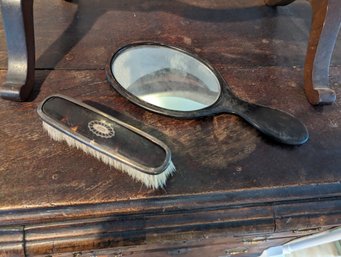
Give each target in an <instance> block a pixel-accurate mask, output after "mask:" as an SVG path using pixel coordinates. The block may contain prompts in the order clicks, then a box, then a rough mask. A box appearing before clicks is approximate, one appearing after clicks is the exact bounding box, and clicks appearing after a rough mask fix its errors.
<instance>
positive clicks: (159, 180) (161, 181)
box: [43, 122, 175, 189]
mask: <svg viewBox="0 0 341 257" xmlns="http://www.w3.org/2000/svg"><path fill="white" fill-rule="evenodd" d="M43 127H44V129H45V130H46V131H47V132H48V134H49V136H50V137H51V138H52V139H53V140H56V141H65V142H66V143H67V144H68V145H69V146H72V147H76V148H77V149H81V150H83V151H84V152H85V153H87V154H90V155H92V156H94V157H96V158H97V159H98V160H100V161H102V162H104V163H105V164H107V165H109V166H112V167H114V168H115V169H117V170H121V171H124V172H126V173H128V175H129V176H131V177H132V178H133V179H135V180H138V181H141V182H142V183H144V184H145V185H146V186H147V187H148V188H153V189H158V188H160V187H164V186H165V184H166V181H167V178H168V177H169V176H170V175H171V174H172V173H173V172H175V166H174V164H173V163H172V161H171V160H170V161H169V163H168V165H167V168H166V169H165V170H164V171H163V172H162V173H160V174H158V175H149V174H146V173H143V172H141V171H138V170H136V169H135V168H133V167H131V166H129V165H127V164H124V163H122V162H120V161H118V160H115V159H113V158H110V157H109V156H107V155H105V154H102V153H100V152H98V151H96V150H95V149H92V148H91V147H89V146H87V145H85V144H83V143H81V142H79V141H77V140H75V139H73V138H71V137H70V136H68V135H66V134H64V133H63V132H60V131H59V130H57V129H55V128H54V127H52V126H50V125H49V124H47V123H46V122H43Z"/></svg>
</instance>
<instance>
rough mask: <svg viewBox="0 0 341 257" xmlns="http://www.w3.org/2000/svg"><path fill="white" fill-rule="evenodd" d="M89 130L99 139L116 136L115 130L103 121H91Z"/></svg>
mask: <svg viewBox="0 0 341 257" xmlns="http://www.w3.org/2000/svg"><path fill="white" fill-rule="evenodd" d="M88 128H89V130H90V131H91V132H92V133H94V134H95V135H96V136H98V137H103V138H111V137H113V136H115V130H114V128H113V127H112V126H111V125H109V124H108V123H105V122H103V121H99V120H93V121H90V122H89V123H88Z"/></svg>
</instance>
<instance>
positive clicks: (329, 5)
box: [265, 0, 341, 105]
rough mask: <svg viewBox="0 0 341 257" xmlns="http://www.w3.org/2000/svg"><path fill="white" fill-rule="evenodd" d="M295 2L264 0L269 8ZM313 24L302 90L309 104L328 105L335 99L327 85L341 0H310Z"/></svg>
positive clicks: (340, 12)
mask: <svg viewBox="0 0 341 257" xmlns="http://www.w3.org/2000/svg"><path fill="white" fill-rule="evenodd" d="M292 2H294V0H265V4H266V5H269V6H278V5H286V4H290V3H292ZM310 3H311V6H312V11H313V15H312V25H311V32H310V38H309V43H308V50H307V56H306V62H305V67H304V89H305V93H306V95H307V98H308V100H309V102H310V103H311V104H314V105H317V104H330V103H333V102H334V101H335V99H336V96H335V92H334V90H333V89H331V88H330V86H329V66H330V61H331V58H332V53H333V50H334V46H335V43H336V39H337V36H338V33H339V30H340V24H341V1H340V0H311V1H310Z"/></svg>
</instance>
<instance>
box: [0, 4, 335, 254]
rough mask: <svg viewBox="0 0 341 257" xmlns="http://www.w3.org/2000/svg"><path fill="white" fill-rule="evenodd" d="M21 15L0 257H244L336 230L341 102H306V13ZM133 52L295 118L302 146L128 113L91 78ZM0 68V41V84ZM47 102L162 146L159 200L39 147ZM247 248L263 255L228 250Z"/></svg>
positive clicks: (206, 7) (176, 10)
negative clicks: (209, 77)
mask: <svg viewBox="0 0 341 257" xmlns="http://www.w3.org/2000/svg"><path fill="white" fill-rule="evenodd" d="M95 7H96V8H95ZM34 8H35V17H36V19H35V30H36V48H37V65H38V70H37V72H36V76H37V78H36V88H35V92H34V94H33V96H32V98H31V101H30V102H27V103H15V102H9V101H4V100H0V117H1V125H2V126H1V127H0V163H1V166H0V233H2V234H1V235H3V236H1V237H0V249H2V250H3V249H5V248H4V247H2V246H4V245H6V246H8V245H9V244H11V247H9V246H8V247H7V248H6V249H7V250H8V254H7V255H9V256H10V255H11V254H12V255H14V254H18V255H19V256H20V254H21V256H25V255H26V256H37V255H42V256H46V255H48V254H50V255H53V256H59V255H60V256H67V254H69V253H70V252H73V253H75V254H77V253H78V252H81V253H82V254H84V255H85V256H86V255H88V256H91V254H93V251H94V249H95V250H96V254H98V255H100V254H102V253H103V254H111V255H112V256H115V254H116V255H119V251H120V249H121V248H122V249H123V248H124V251H126V252H125V253H126V254H128V253H129V254H132V255H133V256H134V255H135V256H142V254H145V255H146V256H164V255H161V254H160V253H158V252H160V251H161V252H163V254H164V253H165V252H166V253H167V254H169V255H171V256H172V255H175V254H179V253H180V254H181V253H183V254H186V256H187V255H188V256H190V254H191V253H189V252H187V251H192V253H193V256H195V255H194V254H195V253H197V252H201V251H206V250H207V251H210V253H211V255H209V254H207V255H206V256H222V255H224V254H225V255H228V254H230V253H231V251H232V252H233V251H240V255H239V256H246V255H248V256H256V255H255V254H256V253H257V252H258V253H259V252H261V250H262V249H264V248H265V247H268V246H270V245H272V244H276V243H279V241H278V240H284V239H285V240H284V241H287V240H290V239H291V238H294V237H296V236H298V235H304V232H301V231H308V232H306V233H310V232H309V231H314V232H316V231H319V229H326V228H328V227H331V226H335V225H340V224H339V223H340V217H341V216H340V215H341V214H340V209H341V208H340V201H341V200H340V199H341V195H340V192H341V184H340V183H339V181H341V174H340V172H339V167H341V159H340V158H339V156H340V147H339V146H340V142H341V129H340V124H341V120H340V119H341V118H340V117H341V116H340V115H339V114H340V110H339V106H340V103H341V102H340V101H341V98H340V97H337V102H336V103H335V104H334V105H332V106H327V107H312V106H310V104H309V103H307V101H306V99H305V95H304V90H303V65H304V58H305V49H306V42H307V38H308V34H309V27H310V11H309V4H307V3H305V1H297V2H295V3H294V4H292V5H290V6H288V7H283V8H281V9H278V10H277V11H275V10H273V9H271V8H268V7H265V6H264V4H263V1H262V0H260V1H218V0H216V1H211V0H210V1H209V0H203V1H162V2H160V1H157V0H154V1H153V0H152V1H147V0H146V1H137V0H136V1H135V0H134V1H130V2H129V3H128V2H123V1H109V0H102V1H99V0H98V1H79V2H76V1H74V2H65V1H48V2H47V1H43V0H36V1H35V7H34ZM51 17H54V18H51ZM288 23H289V24H290V25H288ZM138 40H150V41H161V42H164V43H168V44H172V45H176V46H179V47H183V48H186V49H188V50H190V51H192V52H195V53H197V54H199V55H200V56H202V57H203V58H205V59H207V60H208V61H209V62H211V63H212V64H213V65H214V66H215V67H216V68H217V70H218V71H219V72H220V73H221V74H222V76H223V77H224V78H225V79H226V81H227V82H228V83H229V85H230V86H231V88H232V90H233V91H234V92H235V93H236V94H237V95H238V96H240V97H242V98H244V99H246V100H249V101H252V102H257V103H260V104H264V105H269V106H272V107H275V108H280V109H282V110H286V111H288V112H290V113H292V114H294V115H296V116H297V117H298V118H299V119H301V120H302V121H303V122H304V123H305V124H306V125H307V127H308V129H309V131H310V140H309V142H308V143H307V144H305V145H303V146H301V147H287V146H282V145H279V144H276V143H273V142H271V141H269V140H268V139H266V138H263V137H262V136H261V135H260V134H259V133H258V132H257V131H256V130H255V129H253V128H251V127H250V126H248V125H247V124H246V123H244V122H243V121H242V120H240V119H239V118H237V117H235V116H232V115H220V116H216V117H211V118H205V119H200V120H176V119H173V118H168V117H163V116H161V115H157V114H153V113H150V112H147V111H144V110H143V109H141V108H139V107H137V106H135V105H133V104H131V103H129V102H128V101H127V100H125V99H123V98H122V97H121V96H119V95H118V94H117V93H116V92H115V91H114V90H113V89H112V88H111V87H110V86H109V84H108V83H107V81H106V78H105V74H104V70H103V68H104V66H105V64H106V62H107V60H108V59H109V57H110V55H111V53H112V52H113V51H114V50H115V49H117V48H118V47H120V46H122V45H124V44H127V43H131V42H133V41H138ZM338 42H340V40H339V41H338ZM6 58H7V57H6V52H5V40H4V34H3V30H0V69H2V71H0V80H1V81H4V79H5V73H6V72H5V69H6V62H7V59H6ZM340 65H341V48H340V44H337V45H336V48H335V53H334V59H333V62H332V67H331V83H332V85H334V88H335V90H336V94H337V95H338V94H340V89H339V88H338V85H340V81H341V68H340ZM54 93H61V94H65V95H67V96H71V97H75V98H77V99H80V100H83V101H86V102H87V103H88V104H90V105H93V106H95V107H98V108H100V109H102V110H104V111H106V112H108V113H110V114H112V115H114V116H116V117H119V118H121V119H122V120H124V121H126V122H129V123H131V124H133V125H136V126H137V127H139V128H141V129H142V130H145V131H147V132H149V133H151V134H152V135H154V136H156V137H158V138H160V139H161V140H163V141H164V142H165V143H167V144H168V145H169V147H170V148H171V150H172V153H173V161H174V163H175V165H176V166H177V172H176V173H175V175H174V176H173V177H171V178H170V179H169V180H168V183H167V186H166V188H165V190H158V191H151V190H148V189H146V188H145V187H143V186H141V184H139V183H135V182H133V181H132V180H131V179H130V177H129V176H127V175H125V174H124V173H121V172H118V171H116V170H113V169H110V168H108V167H107V166H106V165H104V164H103V163H101V162H99V161H97V160H96V159H94V158H92V157H90V156H87V155H85V154H84V153H82V152H80V151H78V150H75V149H70V148H69V147H67V146H66V145H65V144H63V143H57V142H53V141H52V140H50V139H49V137H48V136H47V134H46V133H45V132H44V131H43V130H42V127H41V122H40V120H39V119H38V116H37V114H36V107H37V106H38V104H39V103H40V102H41V101H42V100H43V99H44V98H45V97H46V96H48V95H50V94H54ZM10 227H14V228H15V229H16V230H15V232H13V231H10V230H9V228H10ZM125 228H129V230H125ZM316 228H317V230H314V229H316ZM311 229H313V230H311ZM293 231H294V232H293ZM297 231H299V233H297ZM13 233H15V238H14V235H13ZM236 236H237V237H239V239H238V240H236V239H235V237H236ZM24 237H25V238H24ZM206 237H208V238H206ZM259 237H261V238H265V239H264V240H265V242H262V243H261V244H259V247H258V248H257V247H256V248H254V247H250V246H249V245H247V248H248V249H247V251H248V252H244V253H243V249H244V248H239V247H240V246H242V247H245V245H244V244H243V243H242V242H243V238H249V239H250V241H251V243H252V242H253V241H252V240H256V239H257V238H259ZM270 237H273V238H274V239H273V240H272V241H266V238H270ZM8 238H12V239H13V240H9V239H8ZM281 238H282V239H281ZM283 238H284V239H283ZM224 240H225V241H226V242H231V249H230V248H228V247H227V246H226V245H225V244H224ZM184 241H186V243H184ZM23 242H25V247H23V244H24V243H23ZM281 242H282V241H281ZM172 245H173V247H172ZM182 245H185V246H186V247H182ZM163 246H164V248H162V247H163ZM210 246H212V247H213V248H210ZM232 246H233V247H232ZM148 247H150V248H148ZM153 247H154V248H153ZM24 248H25V251H24ZM100 248H110V249H111V248H112V249H111V250H107V251H105V252H103V251H104V250H103V251H102V250H98V249H100ZM160 248H161V249H160ZM162 249H163V250H162ZM193 249H194V250H193ZM9 250H11V251H12V252H11V253H10V252H9ZM244 250H245V249H244ZM1 254H3V253H2V252H1ZM158 254H159V255H158ZM242 254H244V255H242ZM76 256H77V255H76Z"/></svg>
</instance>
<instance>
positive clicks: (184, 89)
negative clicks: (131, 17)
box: [111, 45, 221, 111]
mask: <svg viewBox="0 0 341 257" xmlns="http://www.w3.org/2000/svg"><path fill="white" fill-rule="evenodd" d="M111 71H112V73H113V75H114V77H115V79H116V81H117V82H118V83H119V84H120V85H121V86H122V87H123V88H125V89H126V90H127V91H128V92H129V93H131V94H132V95H134V96H136V97H137V98H139V99H140V100H143V101H145V102H148V103H149V104H152V105H154V106H157V107H161V108H164V109H169V110H174V111H197V110H200V109H203V108H206V107H208V106H211V105H212V104H214V103H215V102H216V101H217V100H218V98H219V96H220V93H221V86H220V83H219V80H218V78H217V77H216V75H215V74H214V72H213V71H212V70H211V69H210V68H209V67H208V66H206V65H205V64H204V63H202V62H200V61H198V60H197V59H195V58H194V57H192V56H191V55H189V54H187V53H184V52H183V51H180V50H176V49H173V48H170V47H166V46H162V45H137V46H134V47H129V48H126V49H122V50H121V51H119V52H118V53H117V55H116V56H115V58H113V61H112V63H111Z"/></svg>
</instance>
